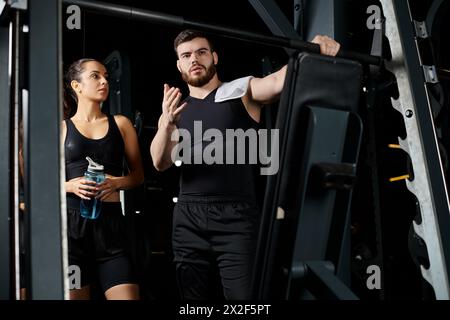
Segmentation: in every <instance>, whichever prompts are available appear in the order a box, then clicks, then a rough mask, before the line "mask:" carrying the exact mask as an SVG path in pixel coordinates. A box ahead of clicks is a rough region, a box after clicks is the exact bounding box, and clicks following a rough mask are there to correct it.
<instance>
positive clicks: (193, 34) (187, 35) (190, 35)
mask: <svg viewBox="0 0 450 320" xmlns="http://www.w3.org/2000/svg"><path fill="white" fill-rule="evenodd" d="M195 38H204V39H206V41H208V44H209V48H210V49H211V52H213V51H214V47H213V45H212V43H211V40H210V39H209V38H208V37H207V36H206V35H205V34H204V33H201V32H200V31H196V30H191V29H186V30H183V31H181V32H180V33H179V34H178V35H177V37H176V38H175V40H174V41H173V48H174V50H175V53H176V55H177V57H178V53H177V48H178V46H179V45H180V44H182V43H184V42H188V41H191V40H193V39H195Z"/></svg>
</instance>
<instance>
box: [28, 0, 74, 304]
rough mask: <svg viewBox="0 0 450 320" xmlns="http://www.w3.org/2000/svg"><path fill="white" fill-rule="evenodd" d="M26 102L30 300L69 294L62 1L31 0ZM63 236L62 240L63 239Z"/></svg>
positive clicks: (62, 297)
mask: <svg viewBox="0 0 450 320" xmlns="http://www.w3.org/2000/svg"><path fill="white" fill-rule="evenodd" d="M29 17H30V78H29V79H30V80H29V81H30V104H29V110H28V130H27V133H28V137H27V138H28V139H27V140H26V141H25V142H26V146H25V147H26V151H27V163H28V165H27V168H26V171H27V176H28V185H27V186H26V198H27V201H26V206H27V214H28V215H29V217H30V221H29V231H30V243H29V248H30V255H31V256H30V258H31V259H30V260H31V261H30V264H31V265H30V266H29V267H30V271H31V272H30V275H31V279H30V280H31V281H30V286H31V288H30V289H31V298H32V299H64V298H65V297H67V293H66V291H67V290H65V287H67V286H65V283H66V282H65V281H64V278H65V277H64V275H65V274H66V273H65V271H66V265H67V264H66V263H65V262H64V261H65V260H64V259H65V257H64V256H65V255H64V254H63V248H64V247H65V245H64V242H65V231H66V228H65V226H64V223H65V221H64V218H63V216H65V214H64V215H62V214H61V213H62V209H61V198H62V197H61V189H60V187H61V172H60V168H61V155H60V152H61V150H60V141H61V137H60V121H61V119H62V117H61V114H62V106H61V105H62V103H61V84H60V79H61V78H62V77H61V75H60V73H61V66H62V60H61V41H60V30H61V3H60V1H59V0H30V1H29ZM63 240H64V241H63Z"/></svg>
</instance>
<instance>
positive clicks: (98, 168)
mask: <svg viewBox="0 0 450 320" xmlns="http://www.w3.org/2000/svg"><path fill="white" fill-rule="evenodd" d="M86 160H87V161H89V166H88V171H91V172H103V169H104V167H103V165H101V164H98V163H97V162H95V161H94V160H92V159H91V158H90V157H86Z"/></svg>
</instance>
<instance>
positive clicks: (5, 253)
mask: <svg viewBox="0 0 450 320" xmlns="http://www.w3.org/2000/svg"><path fill="white" fill-rule="evenodd" d="M10 30H11V26H8V27H5V26H0V114H1V117H0V153H1V154H2V156H1V157H0V300H4V299H10V297H11V282H10V275H11V255H10V249H11V238H10V236H11V224H10V218H11V215H12V211H11V210H12V204H11V103H10V78H11V74H10V70H11V69H10V56H11V54H10V41H11V37H10Z"/></svg>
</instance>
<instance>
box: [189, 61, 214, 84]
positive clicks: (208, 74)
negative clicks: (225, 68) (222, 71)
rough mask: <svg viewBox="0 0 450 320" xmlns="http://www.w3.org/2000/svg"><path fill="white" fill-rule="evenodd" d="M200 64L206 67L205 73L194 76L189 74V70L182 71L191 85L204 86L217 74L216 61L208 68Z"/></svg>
mask: <svg viewBox="0 0 450 320" xmlns="http://www.w3.org/2000/svg"><path fill="white" fill-rule="evenodd" d="M199 66H200V67H203V68H205V69H206V73H205V75H203V76H200V77H195V78H194V77H191V76H189V73H187V72H182V73H181V77H182V78H183V80H184V81H186V82H187V83H188V84H189V85H191V86H193V87H203V86H204V85H205V84H207V83H208V82H209V81H210V80H211V79H212V78H213V77H214V75H215V74H216V66H215V65H214V63H212V64H211V65H210V66H209V67H207V68H206V67H205V66H204V65H202V64H199Z"/></svg>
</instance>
